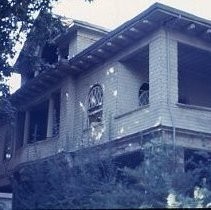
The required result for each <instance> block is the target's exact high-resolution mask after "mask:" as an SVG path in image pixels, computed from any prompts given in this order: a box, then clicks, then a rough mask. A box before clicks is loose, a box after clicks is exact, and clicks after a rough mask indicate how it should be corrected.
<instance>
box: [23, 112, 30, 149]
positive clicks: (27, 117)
mask: <svg viewBox="0 0 211 210" xmlns="http://www.w3.org/2000/svg"><path fill="white" fill-rule="evenodd" d="M29 127H30V111H26V114H25V122H24V137H23V145H26V144H27V141H28V140H29Z"/></svg>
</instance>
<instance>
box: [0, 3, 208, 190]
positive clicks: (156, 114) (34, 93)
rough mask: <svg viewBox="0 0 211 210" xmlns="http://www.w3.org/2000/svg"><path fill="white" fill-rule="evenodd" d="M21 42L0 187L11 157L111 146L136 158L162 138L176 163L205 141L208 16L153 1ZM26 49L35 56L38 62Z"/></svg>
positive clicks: (1, 134)
mask: <svg viewBox="0 0 211 210" xmlns="http://www.w3.org/2000/svg"><path fill="white" fill-rule="evenodd" d="M26 43H27V41H26ZM29 45H30V43H28V45H27V44H25V46H24V49H23V50H22V52H21V53H20V56H19V58H18V60H17V63H16V67H17V69H18V70H17V71H18V73H20V74H21V77H22V86H21V88H20V89H19V90H17V91H16V92H15V93H14V94H13V95H12V96H11V98H10V100H11V102H12V103H13V104H14V105H15V107H16V108H17V114H16V120H15V123H14V125H13V126H11V125H7V124H3V123H1V124H0V169H1V170H0V189H1V191H4V192H6V191H10V190H11V187H10V182H9V179H8V176H9V174H11V173H13V171H14V170H15V169H16V168H17V167H18V166H20V165H22V164H26V163H30V162H32V161H40V160H42V159H46V158H49V157H52V156H55V155H57V154H60V153H70V154H73V153H74V154H77V152H79V151H80V152H83V150H84V151H86V152H87V151H88V150H92V151H94V150H95V149H96V151H97V152H99V153H100V154H101V155H102V156H103V155H105V154H106V151H107V150H108V149H109V152H110V153H111V155H112V156H114V157H116V156H122V155H123V156H124V155H128V154H130V155H131V156H128V157H131V158H132V157H133V160H135V159H136V155H135V154H136V152H137V151H139V150H140V149H141V148H142V146H143V144H145V143H146V142H147V141H152V140H155V141H159V140H163V141H164V142H165V143H166V144H170V145H173V146H174V147H176V148H178V150H177V153H178V154H177V156H178V161H179V162H180V163H181V164H184V160H185V159H186V156H188V155H190V153H191V151H193V150H206V151H210V150H211V97H210V93H211V22H210V21H209V20H205V19H202V18H199V17H196V16H194V15H191V14H188V13H186V12H183V11H180V10H177V9H174V8H171V7H168V6H165V5H162V4H158V3H156V4H154V5H152V6H151V7H149V8H148V9H147V10H145V11H144V12H142V13H141V14H139V15H137V16H136V17H135V18H133V19H131V20H129V21H127V22H126V23H124V24H123V25H121V26H119V27H118V28H117V29H115V30H113V31H111V32H108V31H107V30H105V29H103V28H100V27H98V26H94V25H91V24H88V23H85V22H81V21H73V22H72V23H71V24H70V25H69V26H68V27H67V29H66V32H65V33H62V34H61V35H59V36H57V37H56V38H55V39H54V40H53V42H52V43H46V44H45V45H43V46H37V48H36V50H35V51H30V46H29ZM29 54H36V55H37V56H38V57H39V58H40V59H41V60H42V63H43V65H42V67H40V68H39V69H38V70H37V71H34V70H32V69H33V68H31V66H30V65H29V64H28V59H27V58H28V57H27V56H28V55H29ZM108 146H109V147H108ZM129 159H130V158H129ZM73 162H74V161H73Z"/></svg>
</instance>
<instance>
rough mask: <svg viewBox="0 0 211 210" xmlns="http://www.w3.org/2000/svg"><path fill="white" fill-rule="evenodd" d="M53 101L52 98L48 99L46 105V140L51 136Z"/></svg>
mask: <svg viewBox="0 0 211 210" xmlns="http://www.w3.org/2000/svg"><path fill="white" fill-rule="evenodd" d="M53 111H54V100H53V98H50V99H49V104H48V127H47V138H49V137H52V136H53V118H54V113H53Z"/></svg>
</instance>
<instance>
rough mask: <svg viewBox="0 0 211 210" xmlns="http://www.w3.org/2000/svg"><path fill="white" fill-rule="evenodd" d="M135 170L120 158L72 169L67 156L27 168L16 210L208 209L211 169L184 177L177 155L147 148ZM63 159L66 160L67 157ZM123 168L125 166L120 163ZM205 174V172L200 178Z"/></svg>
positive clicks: (18, 177)
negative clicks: (176, 160) (118, 160)
mask: <svg viewBox="0 0 211 210" xmlns="http://www.w3.org/2000/svg"><path fill="white" fill-rule="evenodd" d="M143 152H144V155H145V160H144V161H143V162H139V164H138V165H137V167H136V168H127V167H119V164H118V163H117V162H116V161H115V159H113V160H111V158H110V157H108V159H107V160H104V161H102V160H101V161H100V158H99V157H98V155H96V154H95V155H94V154H92V155H89V162H90V163H91V164H83V163H84V158H85V156H84V157H81V158H80V159H81V163H80V164H79V165H78V166H77V167H76V166H75V167H74V168H72V163H73V162H72V159H71V158H70V156H69V155H68V154H66V155H61V156H60V157H58V158H54V159H51V160H46V161H44V162H42V163H41V162H40V163H38V164H31V165H29V166H25V167H24V168H23V169H22V170H21V171H19V172H17V173H16V174H15V176H14V180H13V181H14V182H13V183H14V189H15V191H14V196H15V202H14V204H15V206H14V207H15V209H49V208H53V209H67V208H68V209H75V208H76V209H90V208H91V209H96V208H103V209H110V208H116V209H119V208H166V207H169V208H173V207H180V208H181V207H192V208H194V207H208V206H210V202H211V191H210V190H211V185H210V180H209V179H210V178H209V177H211V176H210V175H211V167H210V165H208V166H206V174H205V173H204V171H205V166H204V165H199V166H198V167H197V168H195V169H194V170H192V171H188V172H184V170H182V168H181V167H180V166H179V165H178V164H176V163H175V164H173V163H174V160H175V158H174V155H172V154H174V151H173V150H172V149H171V148H169V147H166V146H163V145H162V146H154V145H153V146H148V147H145V148H144V150H143V151H140V154H143ZM62 157H63V158H62ZM86 158H87V156H86ZM120 165H122V164H120ZM201 172H203V173H201Z"/></svg>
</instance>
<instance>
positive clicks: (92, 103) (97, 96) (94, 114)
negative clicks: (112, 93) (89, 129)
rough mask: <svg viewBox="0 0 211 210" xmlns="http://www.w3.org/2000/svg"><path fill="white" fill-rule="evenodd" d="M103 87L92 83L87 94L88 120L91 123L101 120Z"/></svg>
mask: <svg viewBox="0 0 211 210" xmlns="http://www.w3.org/2000/svg"><path fill="white" fill-rule="evenodd" d="M102 108H103V89H102V87H101V86H100V85H94V86H93V87H92V88H91V90H90V92H89V95H88V110H87V111H88V121H89V125H91V124H92V123H99V122H102V116H103V109H102Z"/></svg>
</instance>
